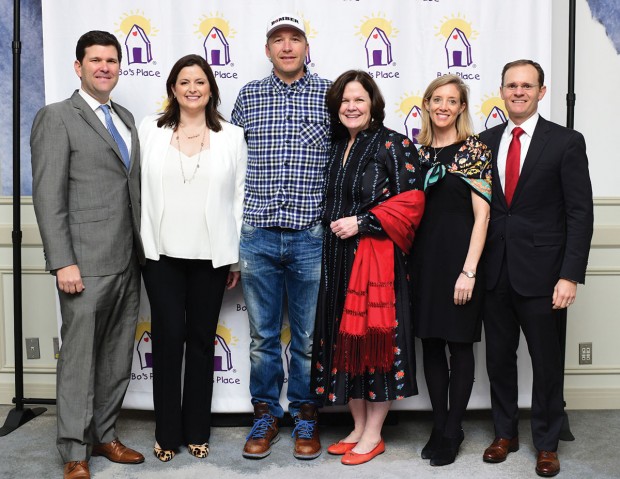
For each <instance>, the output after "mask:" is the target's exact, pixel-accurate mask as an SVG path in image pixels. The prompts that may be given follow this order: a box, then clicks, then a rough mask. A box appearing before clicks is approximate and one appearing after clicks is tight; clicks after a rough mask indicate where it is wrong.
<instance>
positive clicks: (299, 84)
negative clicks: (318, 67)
mask: <svg viewBox="0 0 620 479" xmlns="http://www.w3.org/2000/svg"><path fill="white" fill-rule="evenodd" d="M309 81H310V70H308V68H306V67H304V76H302V77H301V78H300V79H298V80H295V81H294V82H293V83H291V84H290V85H289V84H288V83H286V82H283V81H282V80H281V79H280V78H278V76H277V75H276V74H275V73H274V72H273V70H272V71H271V83H272V85H273V86H274V88H275V89H276V90H280V91H281V90H286V89H288V88H290V89H292V90H293V91H301V90H303V89H304V88H305V87H306V85H307V84H308V82H309Z"/></svg>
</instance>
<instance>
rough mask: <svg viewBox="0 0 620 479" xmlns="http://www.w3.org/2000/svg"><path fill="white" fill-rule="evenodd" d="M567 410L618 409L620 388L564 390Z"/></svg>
mask: <svg viewBox="0 0 620 479" xmlns="http://www.w3.org/2000/svg"><path fill="white" fill-rule="evenodd" d="M564 400H565V401H566V409H618V405H619V404H620V388H587V389H586V388H570V389H565V390H564Z"/></svg>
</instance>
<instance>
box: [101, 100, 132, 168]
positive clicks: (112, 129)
mask: <svg viewBox="0 0 620 479" xmlns="http://www.w3.org/2000/svg"><path fill="white" fill-rule="evenodd" d="M99 108H101V111H103V115H104V116H105V124H106V126H107V127H108V131H109V132H110V135H112V138H114V141H115V142H116V144H117V145H118V149H119V150H120V151H121V156H122V157H123V162H124V163H125V166H126V167H127V169H129V151H128V150H127V144H126V143H125V140H123V137H122V136H121V134H120V133H119V132H118V130H117V129H116V127H115V126H114V122H113V121H112V115H110V106H109V105H101V106H100V107H99Z"/></svg>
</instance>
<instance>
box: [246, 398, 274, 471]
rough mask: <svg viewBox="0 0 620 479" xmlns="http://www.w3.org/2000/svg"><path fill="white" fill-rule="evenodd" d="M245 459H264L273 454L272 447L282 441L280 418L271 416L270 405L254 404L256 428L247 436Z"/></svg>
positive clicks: (253, 427)
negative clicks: (279, 427)
mask: <svg viewBox="0 0 620 479" xmlns="http://www.w3.org/2000/svg"><path fill="white" fill-rule="evenodd" d="M245 439H246V443H245V446H244V448H243V457H247V458H248V459H262V458H263V457H267V456H268V455H269V454H271V445H272V444H275V443H276V442H278V441H279V440H280V434H279V429H278V418H277V417H274V416H272V415H271V414H269V405H268V404H267V403H264V402H259V403H256V404H254V426H252V430H251V431H250V433H249V434H248V435H247V437H246V438H245Z"/></svg>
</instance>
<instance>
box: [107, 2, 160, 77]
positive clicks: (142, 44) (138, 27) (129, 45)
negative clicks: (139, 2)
mask: <svg viewBox="0 0 620 479" xmlns="http://www.w3.org/2000/svg"><path fill="white" fill-rule="evenodd" d="M116 33H118V34H121V35H122V41H121V43H123V44H124V47H125V57H126V59H127V65H133V64H142V65H145V64H148V63H151V62H152V61H153V49H152V44H151V37H154V36H157V33H158V30H157V29H156V28H154V27H153V26H152V25H151V20H149V19H148V18H146V17H145V16H144V12H143V11H140V10H135V11H130V12H128V13H124V14H123V15H122V16H121V20H120V21H119V23H118V25H116Z"/></svg>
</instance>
